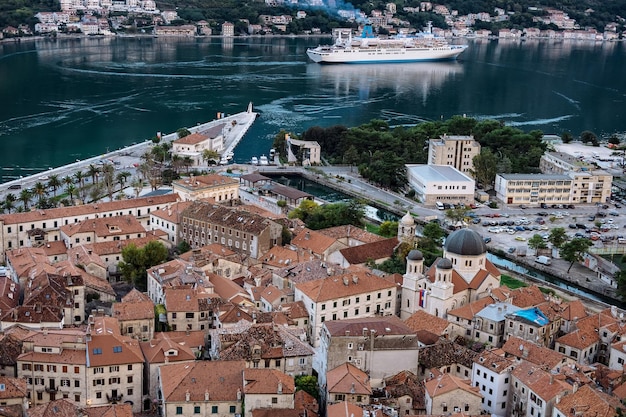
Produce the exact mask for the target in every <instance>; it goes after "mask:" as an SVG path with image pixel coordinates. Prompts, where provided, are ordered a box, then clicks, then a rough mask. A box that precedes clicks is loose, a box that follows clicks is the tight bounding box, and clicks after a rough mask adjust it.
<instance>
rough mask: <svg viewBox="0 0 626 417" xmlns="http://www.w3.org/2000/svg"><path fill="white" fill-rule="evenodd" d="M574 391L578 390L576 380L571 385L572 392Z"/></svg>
mask: <svg viewBox="0 0 626 417" xmlns="http://www.w3.org/2000/svg"><path fill="white" fill-rule="evenodd" d="M576 391H578V382H574V385H573V386H572V393H575V392H576Z"/></svg>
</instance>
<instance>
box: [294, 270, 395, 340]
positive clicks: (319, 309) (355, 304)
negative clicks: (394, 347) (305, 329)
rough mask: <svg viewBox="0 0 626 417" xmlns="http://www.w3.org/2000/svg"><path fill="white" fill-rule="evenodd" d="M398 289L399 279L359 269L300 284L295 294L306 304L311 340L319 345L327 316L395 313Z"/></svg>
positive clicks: (295, 296)
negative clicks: (396, 281) (395, 280)
mask: <svg viewBox="0 0 626 417" xmlns="http://www.w3.org/2000/svg"><path fill="white" fill-rule="evenodd" d="M396 292H397V285H396V283H395V282H393V281H387V280H386V279H384V278H381V277H379V276H376V275H373V274H370V273H369V272H364V271H363V272H362V271H359V272H357V271H355V272H353V273H351V274H343V275H332V276H329V277H327V278H322V279H318V280H315V281H309V282H305V283H302V284H297V285H296V287H295V294H294V298H295V301H302V302H303V303H304V305H305V306H306V309H307V311H308V313H309V323H310V324H311V327H310V333H309V335H310V339H311V344H312V345H313V346H314V347H317V346H319V344H320V335H321V329H322V325H323V323H324V322H325V321H326V320H340V319H348V318H351V319H352V318H360V317H373V316H375V315H392V314H394V312H395V311H396V300H397V297H396Z"/></svg>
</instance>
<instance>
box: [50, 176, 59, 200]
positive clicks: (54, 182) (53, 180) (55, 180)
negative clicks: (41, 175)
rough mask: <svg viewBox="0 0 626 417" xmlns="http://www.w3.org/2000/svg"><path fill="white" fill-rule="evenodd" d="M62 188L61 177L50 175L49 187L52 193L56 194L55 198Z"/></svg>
mask: <svg viewBox="0 0 626 417" xmlns="http://www.w3.org/2000/svg"><path fill="white" fill-rule="evenodd" d="M60 186H61V180H60V179H59V176H58V175H56V174H54V175H50V179H48V187H50V188H52V192H53V193H54V196H55V197H56V196H57V189H58V188H59V187H60Z"/></svg>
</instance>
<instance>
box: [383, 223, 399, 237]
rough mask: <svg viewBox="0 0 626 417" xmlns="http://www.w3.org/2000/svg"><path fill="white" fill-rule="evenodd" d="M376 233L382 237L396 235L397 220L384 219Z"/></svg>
mask: <svg viewBox="0 0 626 417" xmlns="http://www.w3.org/2000/svg"><path fill="white" fill-rule="evenodd" d="M378 233H379V234H380V235H381V236H384V237H394V236H397V235H398V222H392V221H390V220H385V221H384V222H382V223H381V224H380V227H379V228H378Z"/></svg>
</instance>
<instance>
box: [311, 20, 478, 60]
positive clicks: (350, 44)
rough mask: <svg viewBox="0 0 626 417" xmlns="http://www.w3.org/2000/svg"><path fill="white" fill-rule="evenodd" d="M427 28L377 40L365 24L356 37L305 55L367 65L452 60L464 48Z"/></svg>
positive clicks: (316, 58) (313, 50) (319, 48)
mask: <svg viewBox="0 0 626 417" xmlns="http://www.w3.org/2000/svg"><path fill="white" fill-rule="evenodd" d="M431 28H432V26H431V24H430V23H429V24H428V28H427V31H426V32H422V33H419V34H417V35H415V36H395V37H389V38H381V37H375V36H374V35H373V31H372V27H371V26H369V25H367V26H365V27H364V28H363V32H362V33H361V36H360V37H352V34H350V35H349V36H348V38H347V39H346V38H342V37H341V36H339V37H338V38H337V41H336V42H335V44H334V45H320V46H318V47H316V48H309V49H307V51H306V53H307V55H308V56H309V58H310V59H311V60H312V61H314V62H318V63H320V64H371V63H388V62H420V61H443V60H452V59H456V58H457V57H458V56H459V55H460V54H461V53H462V52H463V51H465V49H466V48H467V45H450V44H448V42H447V41H446V39H445V38H442V37H440V36H435V35H433V33H432V30H431Z"/></svg>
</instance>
